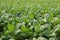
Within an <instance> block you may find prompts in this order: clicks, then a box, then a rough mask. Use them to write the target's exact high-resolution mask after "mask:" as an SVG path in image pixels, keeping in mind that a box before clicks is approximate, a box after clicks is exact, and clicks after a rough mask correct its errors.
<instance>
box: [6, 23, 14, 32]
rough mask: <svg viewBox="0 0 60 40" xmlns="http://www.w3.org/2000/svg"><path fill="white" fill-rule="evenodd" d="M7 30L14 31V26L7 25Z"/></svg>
mask: <svg viewBox="0 0 60 40" xmlns="http://www.w3.org/2000/svg"><path fill="white" fill-rule="evenodd" d="M7 28H8V30H9V31H11V32H13V31H14V30H15V26H14V25H13V24H8V25H7Z"/></svg>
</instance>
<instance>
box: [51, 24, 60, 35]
mask: <svg viewBox="0 0 60 40" xmlns="http://www.w3.org/2000/svg"><path fill="white" fill-rule="evenodd" d="M59 29H60V24H58V25H56V26H55V27H54V28H53V29H52V30H51V35H50V36H55V35H56V34H55V35H54V33H56V32H57V31H58V30H59Z"/></svg>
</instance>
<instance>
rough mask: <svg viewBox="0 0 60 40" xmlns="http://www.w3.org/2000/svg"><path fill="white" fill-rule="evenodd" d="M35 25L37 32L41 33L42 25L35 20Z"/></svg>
mask: <svg viewBox="0 0 60 40" xmlns="http://www.w3.org/2000/svg"><path fill="white" fill-rule="evenodd" d="M33 25H34V30H35V32H39V31H40V23H39V22H38V21H36V20H34V21H33Z"/></svg>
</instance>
